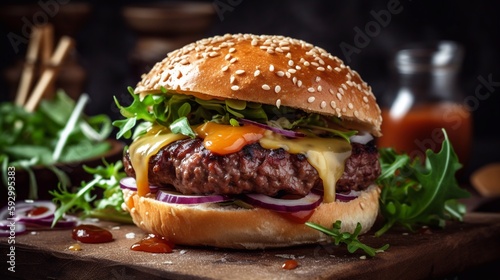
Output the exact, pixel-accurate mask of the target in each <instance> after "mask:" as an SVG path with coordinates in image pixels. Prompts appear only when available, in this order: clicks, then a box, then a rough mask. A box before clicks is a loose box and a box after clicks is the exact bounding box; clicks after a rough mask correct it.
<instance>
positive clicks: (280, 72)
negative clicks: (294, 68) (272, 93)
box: [276, 71, 285, 77]
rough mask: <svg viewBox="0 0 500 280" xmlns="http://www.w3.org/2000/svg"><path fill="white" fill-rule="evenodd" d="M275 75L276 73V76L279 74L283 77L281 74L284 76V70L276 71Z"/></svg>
mask: <svg viewBox="0 0 500 280" xmlns="http://www.w3.org/2000/svg"><path fill="white" fill-rule="evenodd" d="M276 75H278V76H280V77H283V76H285V72H283V71H278V72H276Z"/></svg>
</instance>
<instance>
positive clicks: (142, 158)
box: [129, 125, 188, 196]
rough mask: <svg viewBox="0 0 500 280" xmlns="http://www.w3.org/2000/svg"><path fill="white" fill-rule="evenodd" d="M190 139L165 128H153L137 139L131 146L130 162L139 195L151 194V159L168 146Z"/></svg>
mask: <svg viewBox="0 0 500 280" xmlns="http://www.w3.org/2000/svg"><path fill="white" fill-rule="evenodd" d="M185 138H188V137H187V136H185V135H182V134H174V133H172V132H170V130H168V129H167V128H165V127H162V126H159V125H158V126H153V127H151V128H150V129H149V130H148V131H147V132H146V134H145V135H142V136H141V137H139V138H137V139H135V140H134V142H132V144H130V147H129V154H130V162H131V164H132V167H133V168H134V170H135V180H136V182H137V193H138V194H139V195H140V196H144V195H146V194H148V193H149V192H150V190H149V182H148V167H149V158H150V157H151V156H153V155H155V154H157V153H158V151H159V150H160V149H161V148H162V147H165V146H166V145H168V144H170V143H172V142H174V141H177V140H181V139H185Z"/></svg>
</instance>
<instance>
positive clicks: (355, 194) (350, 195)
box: [335, 190, 359, 202]
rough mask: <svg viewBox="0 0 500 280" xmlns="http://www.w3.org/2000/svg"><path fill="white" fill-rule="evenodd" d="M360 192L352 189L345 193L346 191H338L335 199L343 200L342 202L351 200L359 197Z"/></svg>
mask: <svg viewBox="0 0 500 280" xmlns="http://www.w3.org/2000/svg"><path fill="white" fill-rule="evenodd" d="M358 196H359V192H357V191H353V190H351V192H349V193H347V194H344V193H336V194H335V200H338V201H342V202H349V201H351V200H353V199H356V198H358Z"/></svg>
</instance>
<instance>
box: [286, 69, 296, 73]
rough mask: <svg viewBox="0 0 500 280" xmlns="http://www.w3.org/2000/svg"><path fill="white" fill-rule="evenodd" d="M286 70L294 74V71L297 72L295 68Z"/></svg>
mask: <svg viewBox="0 0 500 280" xmlns="http://www.w3.org/2000/svg"><path fill="white" fill-rule="evenodd" d="M288 72H290V73H292V74H294V73H295V72H297V70H295V69H293V68H290V69H288Z"/></svg>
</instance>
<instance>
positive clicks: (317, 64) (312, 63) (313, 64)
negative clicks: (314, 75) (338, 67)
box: [311, 61, 319, 67]
mask: <svg viewBox="0 0 500 280" xmlns="http://www.w3.org/2000/svg"><path fill="white" fill-rule="evenodd" d="M311 65H312V66H316V67H318V66H319V63H317V62H316V61H313V62H311Z"/></svg>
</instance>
